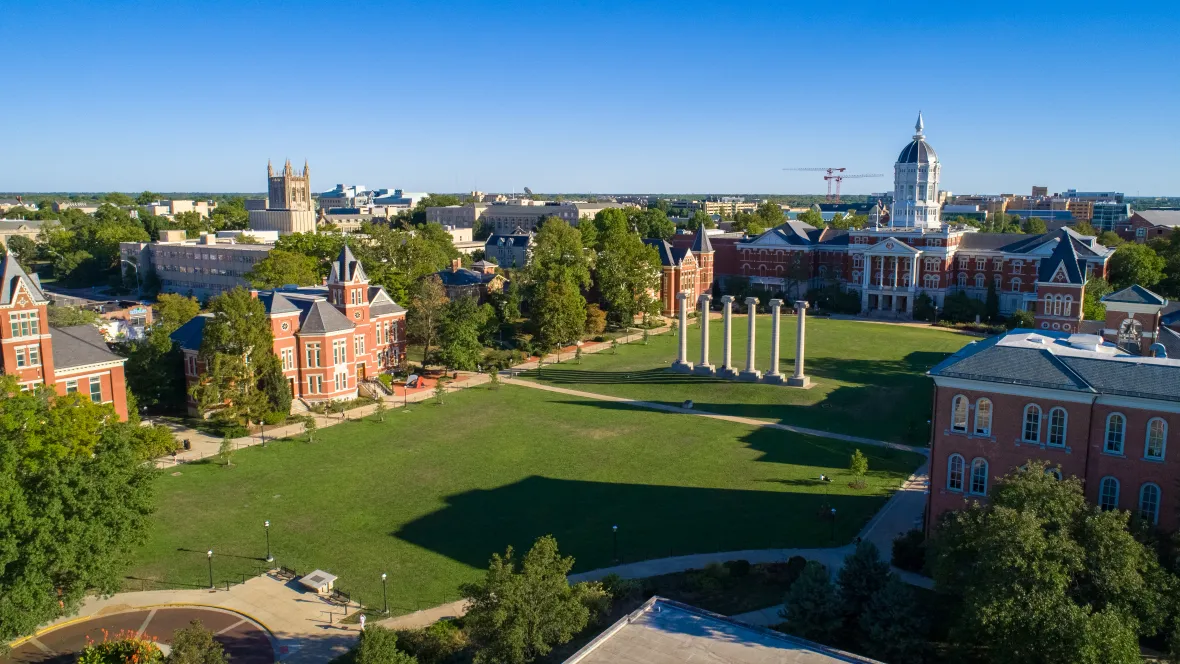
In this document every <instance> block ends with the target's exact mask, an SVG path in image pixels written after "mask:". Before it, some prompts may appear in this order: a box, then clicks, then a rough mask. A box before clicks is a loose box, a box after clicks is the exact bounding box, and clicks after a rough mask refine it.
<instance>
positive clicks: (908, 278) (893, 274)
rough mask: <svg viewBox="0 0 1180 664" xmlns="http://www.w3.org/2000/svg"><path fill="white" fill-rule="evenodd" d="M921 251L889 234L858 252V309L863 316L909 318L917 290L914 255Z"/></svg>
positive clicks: (916, 263) (916, 267)
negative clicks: (859, 288) (859, 287)
mask: <svg viewBox="0 0 1180 664" xmlns="http://www.w3.org/2000/svg"><path fill="white" fill-rule="evenodd" d="M921 254H922V252H921V251H919V250H918V249H915V248H914V247H912V246H910V245H908V244H906V243H905V242H902V241H901V240H898V239H897V238H895V237H889V238H886V239H885V240H882V241H881V242H878V243H877V244H875V245H873V246H871V247H869V248H868V249H866V250H865V251H864V253H863V254H862V255H861V256H862V258H861V267H860V271H861V272H860V286H861V290H860V308H861V311H863V312H865V314H866V315H869V316H872V315H879V316H880V315H884V316H889V317H894V318H901V317H906V318H908V317H910V316H912V315H913V312H914V298H915V297H916V296H917V293H918V287H917V283H918V258H919V257H920V256H921Z"/></svg>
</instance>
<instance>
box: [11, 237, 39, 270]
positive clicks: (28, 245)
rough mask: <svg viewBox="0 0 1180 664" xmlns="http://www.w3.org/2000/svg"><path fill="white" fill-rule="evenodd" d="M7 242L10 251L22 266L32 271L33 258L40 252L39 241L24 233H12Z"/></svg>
mask: <svg viewBox="0 0 1180 664" xmlns="http://www.w3.org/2000/svg"><path fill="white" fill-rule="evenodd" d="M7 242H8V251H10V252H12V254H13V255H14V256H16V261H17V262H18V263H20V266H21V267H22V268H24V270H25V272H30V271H31V270H30V268H31V267H32V264H33V259H34V258H36V257H37V254H38V253H39V250H38V249H37V243H36V242H34V241H32V240H30V239H29V238H27V237H25V236H23V235H12V236H10V237H9V238H8V240H7Z"/></svg>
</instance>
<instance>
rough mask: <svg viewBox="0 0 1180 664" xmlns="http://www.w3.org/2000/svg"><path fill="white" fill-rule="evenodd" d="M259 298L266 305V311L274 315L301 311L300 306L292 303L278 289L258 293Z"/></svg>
mask: <svg viewBox="0 0 1180 664" xmlns="http://www.w3.org/2000/svg"><path fill="white" fill-rule="evenodd" d="M258 300H259V301H260V302H262V304H263V306H265V307H266V313H268V314H270V315H272V316H274V315H278V314H291V313H295V312H296V311H300V309H299V307H297V306H295V305H294V304H292V303H291V300H288V299H287V298H286V297H284V296H283V294H282V293H279V292H277V291H266V292H261V293H259V294H258Z"/></svg>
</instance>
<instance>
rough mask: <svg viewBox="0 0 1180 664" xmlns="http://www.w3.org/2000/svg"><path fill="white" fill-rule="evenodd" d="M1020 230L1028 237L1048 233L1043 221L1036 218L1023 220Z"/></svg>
mask: <svg viewBox="0 0 1180 664" xmlns="http://www.w3.org/2000/svg"><path fill="white" fill-rule="evenodd" d="M1021 229H1022V230H1023V231H1024V232H1025V233H1028V234H1029V235H1044V234H1045V233H1048V232H1049V227H1048V226H1046V225H1045V220H1044V219H1038V218H1036V217H1029V218H1028V219H1025V220H1024V224H1023V225H1022V226H1021Z"/></svg>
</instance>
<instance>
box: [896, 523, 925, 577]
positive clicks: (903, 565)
mask: <svg viewBox="0 0 1180 664" xmlns="http://www.w3.org/2000/svg"><path fill="white" fill-rule="evenodd" d="M892 562H893V566H894V567H896V568H898V569H904V570H906V571H908V572H919V573H920V572H921V571H922V570H923V569H924V568H925V567H926V537H925V535H924V534H923V533H922V529H921V528H914V529H913V530H910V531H908V532H905V533H902V534H901V535H898V536H897V539H895V540H893V557H892Z"/></svg>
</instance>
